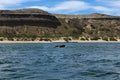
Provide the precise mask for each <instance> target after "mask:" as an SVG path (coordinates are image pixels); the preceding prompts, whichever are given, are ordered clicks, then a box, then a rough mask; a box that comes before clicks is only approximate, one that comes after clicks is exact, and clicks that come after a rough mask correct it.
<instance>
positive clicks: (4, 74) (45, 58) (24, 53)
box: [0, 43, 120, 80]
mask: <svg viewBox="0 0 120 80" xmlns="http://www.w3.org/2000/svg"><path fill="white" fill-rule="evenodd" d="M59 44H65V45H66V47H65V48H55V46H56V45H59ZM0 80H120V43H40V44H36V43H34V44H33V43H31V44H30V43H29V44H27V43H26V44H0Z"/></svg>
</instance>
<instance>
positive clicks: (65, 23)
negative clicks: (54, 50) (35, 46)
mask: <svg viewBox="0 0 120 80" xmlns="http://www.w3.org/2000/svg"><path fill="white" fill-rule="evenodd" d="M0 37H5V38H8V39H9V40H12V39H13V38H17V39H21V38H22V39H24V40H35V39H36V38H40V39H39V40H50V39H59V38H61V37H66V38H65V40H66V41H69V40H70V39H69V37H72V38H73V39H79V38H80V37H81V40H89V39H90V40H99V39H103V40H106V41H108V40H110V41H116V39H119V38H120V17H119V16H110V15H105V14H98V13H97V14H91V15H52V14H50V13H48V12H46V11H43V10H39V9H23V10H14V11H9V10H0ZM67 37H68V38H67Z"/></svg>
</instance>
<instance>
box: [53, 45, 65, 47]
mask: <svg viewBox="0 0 120 80" xmlns="http://www.w3.org/2000/svg"><path fill="white" fill-rule="evenodd" d="M64 47H65V45H56V46H55V48H64Z"/></svg>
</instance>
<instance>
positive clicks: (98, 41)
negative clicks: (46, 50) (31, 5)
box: [0, 40, 120, 43]
mask: <svg viewBox="0 0 120 80" xmlns="http://www.w3.org/2000/svg"><path fill="white" fill-rule="evenodd" d="M55 42H58V43H60V42H66V41H65V40H53V41H0V43H55ZM69 42H77V43H95V42H97V43H101V42H115V43H119V42H120V40H118V41H104V40H94V41H93V40H90V41H82V40H72V41H69Z"/></svg>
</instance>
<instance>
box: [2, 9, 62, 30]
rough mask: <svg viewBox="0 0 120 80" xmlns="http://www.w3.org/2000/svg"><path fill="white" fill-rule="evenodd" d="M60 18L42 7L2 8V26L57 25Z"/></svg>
mask: <svg viewBox="0 0 120 80" xmlns="http://www.w3.org/2000/svg"><path fill="white" fill-rule="evenodd" d="M59 25H60V22H59V20H58V19H57V18H56V17H55V16H53V15H52V14H50V13H48V12H46V11H43V10H40V9H21V10H0V26H41V27H54V28H55V27H57V26H59Z"/></svg>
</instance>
